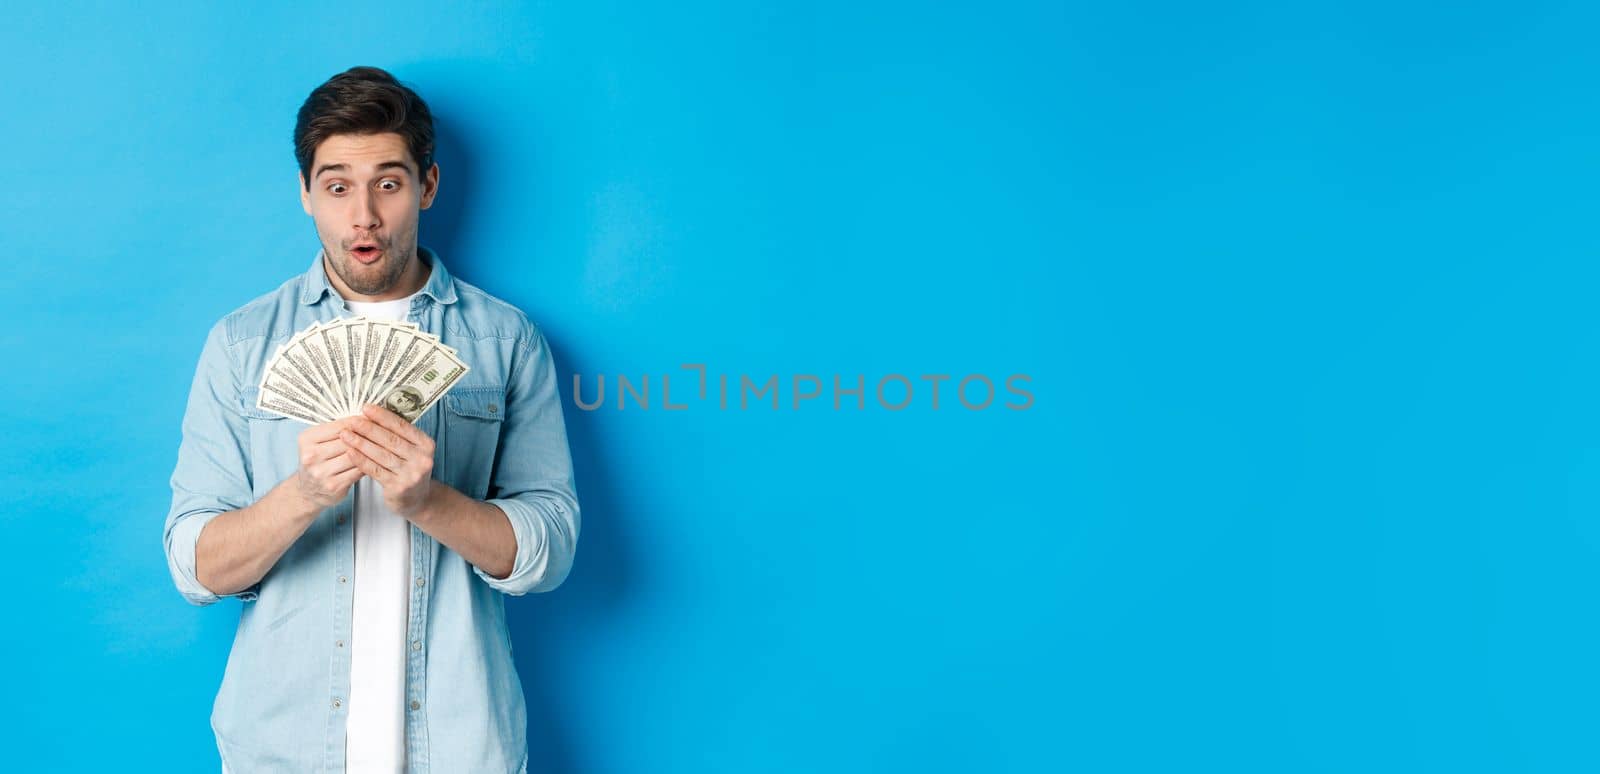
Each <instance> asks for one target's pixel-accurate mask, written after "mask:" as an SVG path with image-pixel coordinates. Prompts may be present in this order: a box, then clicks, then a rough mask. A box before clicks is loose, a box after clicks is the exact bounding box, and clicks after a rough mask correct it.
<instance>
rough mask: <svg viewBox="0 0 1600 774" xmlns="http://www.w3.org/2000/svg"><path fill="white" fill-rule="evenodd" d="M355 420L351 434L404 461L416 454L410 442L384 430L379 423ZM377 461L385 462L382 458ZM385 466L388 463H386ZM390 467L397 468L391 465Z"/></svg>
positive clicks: (351, 425)
mask: <svg viewBox="0 0 1600 774" xmlns="http://www.w3.org/2000/svg"><path fill="white" fill-rule="evenodd" d="M354 420H355V421H353V422H351V423H350V428H349V430H350V432H352V433H355V434H356V435H357V436H359V437H361V438H365V439H367V440H369V441H371V442H373V443H375V444H377V445H379V446H381V447H383V448H384V449H387V450H388V451H390V452H392V453H393V454H394V456H396V457H399V458H400V459H402V460H404V459H407V458H409V457H410V456H411V455H413V454H415V453H416V451H415V447H414V446H413V444H412V443H411V442H410V441H408V440H406V439H404V438H401V437H400V436H398V435H395V434H394V433H392V432H390V431H388V430H386V429H384V428H383V427H382V426H381V425H379V424H378V423H377V422H374V421H372V420H370V419H367V418H365V417H355V418H354ZM377 459H378V460H379V461H380V462H382V461H383V459H382V458H381V457H379V458H377ZM385 464H388V463H387V462H385ZM389 467H397V466H395V465H390V466H389Z"/></svg>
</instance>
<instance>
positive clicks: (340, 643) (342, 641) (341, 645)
mask: <svg viewBox="0 0 1600 774" xmlns="http://www.w3.org/2000/svg"><path fill="white" fill-rule="evenodd" d="M333 644H334V645H337V646H339V647H341V648H342V647H344V640H339V641H337V642H335V643H333Z"/></svg>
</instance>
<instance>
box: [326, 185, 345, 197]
mask: <svg viewBox="0 0 1600 774" xmlns="http://www.w3.org/2000/svg"><path fill="white" fill-rule="evenodd" d="M328 193H331V194H334V195H338V194H341V193H344V186H343V185H342V184H340V183H334V184H333V185H330V186H328Z"/></svg>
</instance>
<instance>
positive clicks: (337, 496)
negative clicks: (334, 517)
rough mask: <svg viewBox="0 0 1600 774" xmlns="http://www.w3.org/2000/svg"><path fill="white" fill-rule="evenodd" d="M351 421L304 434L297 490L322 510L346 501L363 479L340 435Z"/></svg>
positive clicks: (342, 421)
mask: <svg viewBox="0 0 1600 774" xmlns="http://www.w3.org/2000/svg"><path fill="white" fill-rule="evenodd" d="M350 421H351V419H350V418H348V417H347V418H344V419H339V420H336V421H333V422H324V423H322V424H320V425H313V426H312V427H310V428H308V429H306V430H304V431H302V432H301V433H300V438H299V444H300V469H299V470H297V471H295V482H296V484H297V485H298V486H297V487H296V490H297V491H298V492H299V493H300V496H301V497H302V498H304V499H305V501H306V502H308V503H310V504H311V505H313V506H315V507H316V509H317V510H318V511H320V510H322V509H324V508H327V507H329V506H332V505H334V504H335V503H337V502H339V501H340V500H343V499H344V495H345V493H346V492H349V491H350V487H351V486H352V485H353V484H355V482H356V481H357V480H359V479H360V478H361V468H359V467H357V466H356V463H355V460H354V459H352V456H351V454H350V449H349V447H348V446H346V445H345V442H344V441H343V440H340V438H339V433H340V431H342V430H344V428H345V426H346V425H348V424H349V423H350Z"/></svg>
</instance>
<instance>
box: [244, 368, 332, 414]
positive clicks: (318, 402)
mask: <svg viewBox="0 0 1600 774" xmlns="http://www.w3.org/2000/svg"><path fill="white" fill-rule="evenodd" d="M260 389H261V390H262V391H269V390H270V391H271V392H274V393H277V394H279V395H282V396H283V397H285V398H288V399H292V400H296V401H299V402H300V403H303V404H305V405H306V407H307V408H308V409H311V410H312V412H313V416H315V417H316V418H317V419H319V420H321V421H324V422H326V421H329V420H331V419H333V418H334V414H333V410H332V409H331V408H330V407H329V406H328V405H327V404H326V403H324V402H323V400H322V397H321V395H320V394H319V393H318V391H317V388H316V387H313V386H312V385H311V383H310V382H307V381H306V380H305V378H304V377H302V376H301V375H300V374H299V373H298V372H297V371H296V370H295V368H294V366H293V365H291V364H290V363H289V361H288V359H287V358H282V357H279V358H276V359H274V360H273V361H272V362H270V363H268V364H267V367H266V369H265V370H264V371H263V373H262V375H261V385H260Z"/></svg>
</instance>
